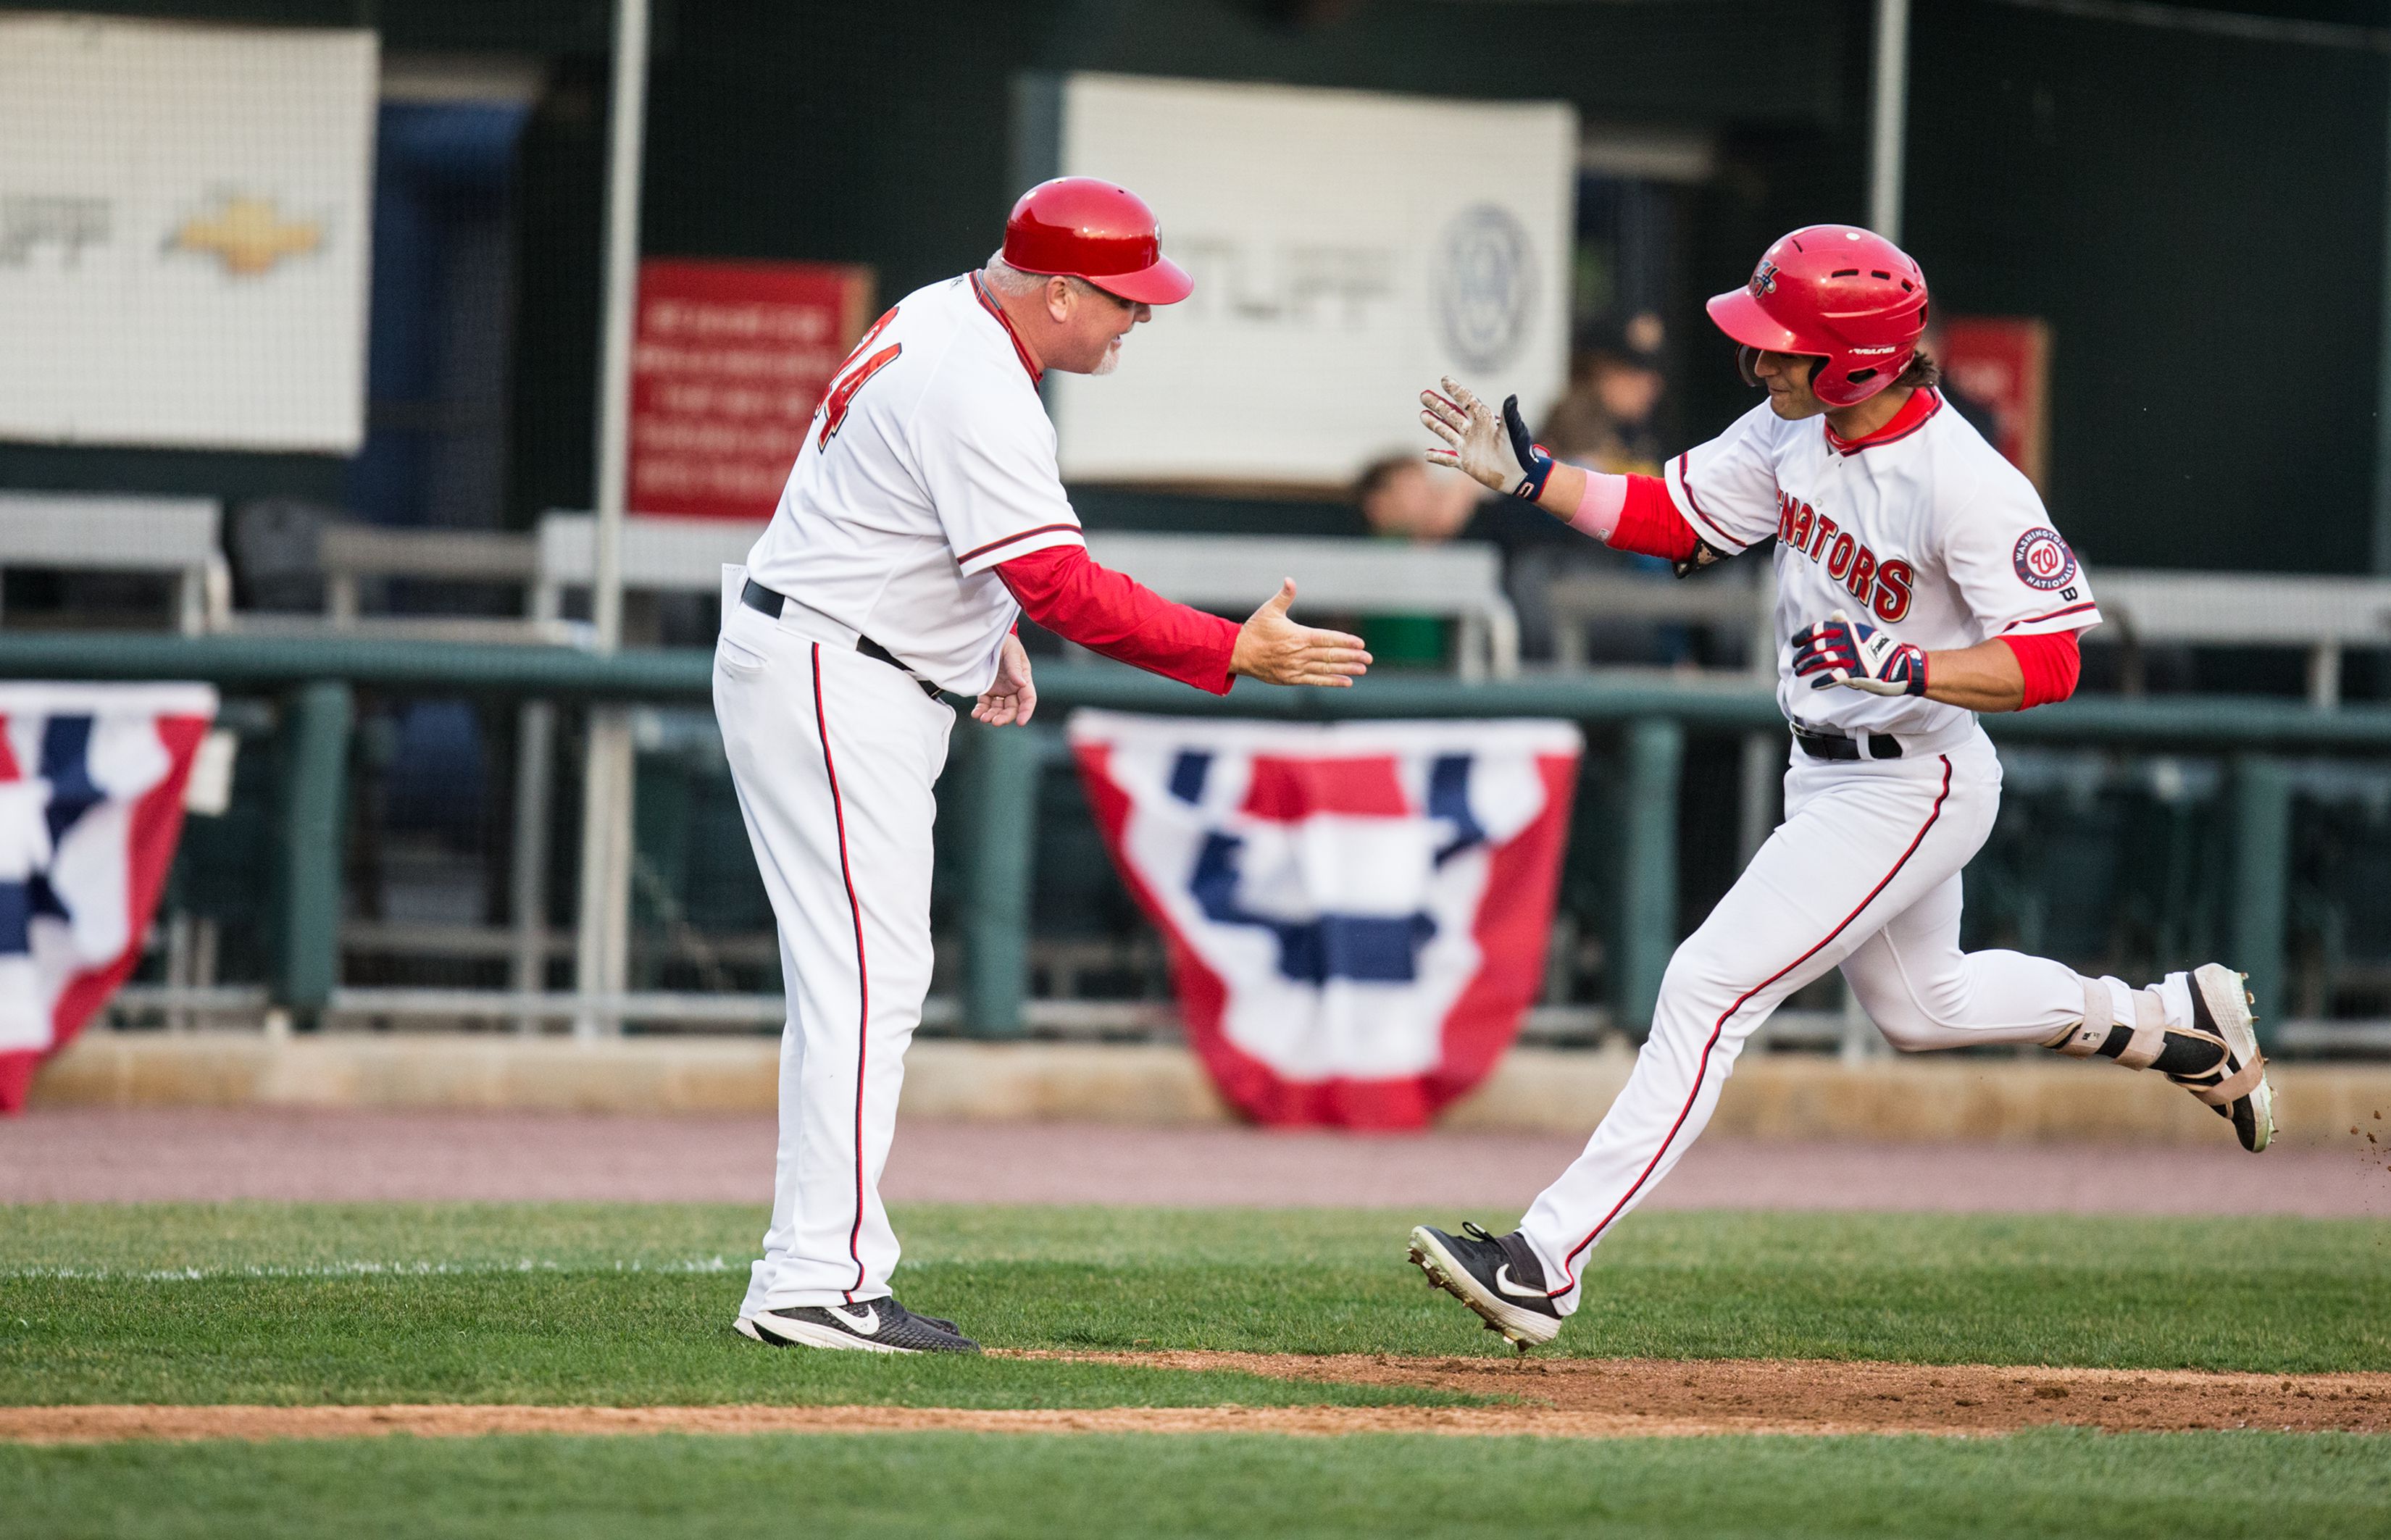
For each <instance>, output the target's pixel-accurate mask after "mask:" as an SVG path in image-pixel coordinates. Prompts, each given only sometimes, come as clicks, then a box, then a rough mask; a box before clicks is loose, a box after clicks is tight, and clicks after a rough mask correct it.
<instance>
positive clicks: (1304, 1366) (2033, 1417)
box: [1037, 1352, 2391, 1433]
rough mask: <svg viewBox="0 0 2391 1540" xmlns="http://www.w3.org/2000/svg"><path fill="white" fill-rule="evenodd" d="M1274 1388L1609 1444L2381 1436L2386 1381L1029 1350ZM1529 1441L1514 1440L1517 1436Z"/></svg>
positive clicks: (1797, 1362) (2388, 1411)
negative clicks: (1631, 1439) (1577, 1420)
mask: <svg viewBox="0 0 2391 1540" xmlns="http://www.w3.org/2000/svg"><path fill="white" fill-rule="evenodd" d="M1037 1356H1040V1357H1056V1358H1070V1359H1075V1360H1078V1361H1080V1362H1092V1363H1111V1364H1133V1365H1138V1366H1141V1367H1148V1368H1176V1369H1212V1370H1232V1371H1235V1372H1238V1373H1244V1374H1259V1375H1266V1376H1269V1377H1270V1378H1272V1379H1276V1380H1324V1381H1332V1382H1336V1383H1341V1384H1353V1385H1403V1386H1414V1387H1419V1388H1423V1389H1432V1390H1443V1391H1458V1392H1463V1393H1465V1394H1468V1395H1482V1396H1510V1397H1516V1398H1518V1399H1519V1401H1520V1402H1522V1403H1525V1404H1526V1406H1527V1407H1530V1408H1534V1409H1535V1410H1537V1411H1539V1412H1546V1413H1550V1414H1553V1415H1556V1416H1560V1417H1588V1418H1601V1419H1607V1420H1608V1421H1609V1422H1612V1423H1615V1424H1619V1425H1620V1426H1618V1427H1616V1428H1615V1429H1610V1430H1606V1431H1620V1432H1631V1433H1632V1432H1638V1431H1643V1432H1683V1431H1694V1432H1805V1433H1829V1432H1946V1433H1958V1432H1983V1431H2008V1430H2010V1429H2017V1428H2033V1427H2041V1426H2046V1425H2049V1424H2054V1423H2068V1424H2074V1425H2077V1426H2081V1427H2087V1428H2100V1429H2105V1430H2107V1431H2111V1432H2151V1431H2171V1430H2178V1429H2199V1428H2272V1429H2281V1430H2284V1431H2294V1432H2322V1431H2334V1430H2338V1431H2350V1432H2369V1433H2375V1432H2391V1374H2295V1375H2273V1374H2203V1373H2198V1372H2195V1371H2191V1370H2183V1369H2052V1368H2010V1367H1997V1366H1987V1365H1959V1366H1951V1365H1921V1364H1878V1363H1845V1362H1841V1361H1836V1360H1827V1359H1798V1358H1797V1359H1779V1358H1697V1359H1668V1358H1530V1357H1522V1358H1405V1357H1399V1356H1396V1355H1394V1354H1338V1355H1329V1356H1306V1355H1304V1354H1260V1353H1192V1352H1191V1353H1149V1354H1078V1353H1074V1354H1038V1355H1037ZM1521 1431H1527V1430H1521Z"/></svg>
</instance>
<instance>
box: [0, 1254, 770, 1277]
mask: <svg viewBox="0 0 2391 1540" xmlns="http://www.w3.org/2000/svg"><path fill="white" fill-rule="evenodd" d="M746 1268H747V1264H746V1263H744V1262H737V1263H734V1262H732V1261H730V1259H729V1258H727V1257H719V1256H712V1257H682V1258H678V1259H667V1260H666V1261H662V1262H614V1263H606V1262H549V1261H545V1260H540V1259H535V1258H530V1257H525V1258H523V1259H522V1260H520V1261H515V1262H304V1263H290V1264H272V1263H248V1264H242V1265H240V1266H237V1267H148V1268H135V1267H0V1278H25V1279H38V1278H71V1279H96V1280H100V1281H106V1282H116V1283H202V1282H206V1281H207V1280H209V1279H211V1278H370V1277H402V1278H422V1277H494V1276H501V1275H506V1274H514V1273H555V1274H572V1273H589V1274H598V1273H668V1274H688V1273H731V1272H744V1271H745V1270H746Z"/></svg>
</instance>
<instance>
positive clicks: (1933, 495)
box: [1668, 390, 2100, 734]
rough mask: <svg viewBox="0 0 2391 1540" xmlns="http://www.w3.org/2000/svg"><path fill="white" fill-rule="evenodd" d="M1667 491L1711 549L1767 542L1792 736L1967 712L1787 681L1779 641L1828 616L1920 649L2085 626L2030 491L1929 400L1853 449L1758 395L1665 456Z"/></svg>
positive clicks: (2067, 554)
mask: <svg viewBox="0 0 2391 1540" xmlns="http://www.w3.org/2000/svg"><path fill="white" fill-rule="evenodd" d="M1668 484H1669V495H1670V496H1671V497H1672V498H1673V499H1674V501H1675V503H1676V506H1677V509H1678V511H1679V512H1681V513H1683V514H1684V515H1685V516H1686V521H1687V523H1688V524H1690V525H1692V526H1693V529H1694V533H1697V534H1699V535H1700V536H1701V537H1702V539H1704V540H1706V541H1708V542H1709V543H1710V544H1711V545H1714V546H1716V547H1717V548H1718V549H1720V550H1721V551H1724V552H1726V553H1728V554H1730V555H1732V554H1733V553H1735V552H1738V551H1740V550H1742V549H1744V548H1745V547H1746V546H1748V545H1753V544H1755V543H1756V542H1758V541H1761V540H1764V539H1766V538H1767V537H1768V536H1770V535H1772V534H1773V535H1775V536H1776V537H1777V705H1778V706H1779V707H1780V708H1781V709H1782V710H1783V711H1784V712H1785V714H1786V716H1787V717H1788V718H1790V720H1792V721H1794V722H1796V723H1798V724H1800V725H1803V726H1806V727H1813V728H1817V729H1823V730H1830V731H1834V732H1841V733H1859V732H1867V733H1919V734H1923V733H1932V732H1934V731H1936V730H1937V729H1940V728H1944V727H1948V726H1952V725H1956V724H1958V723H1959V722H1962V721H1964V720H1966V719H1967V718H1968V717H1969V716H1970V715H1971V714H1972V713H1971V712H1967V711H1966V710H1964V709H1963V708H1961V707H1958V706H1952V705H1945V704H1944V703H1943V702H1941V701H1937V700H1928V699H1924V698H1923V697H1920V696H1879V695H1870V694H1868V693H1867V692H1865V691H1861V690H1855V689H1846V688H1842V687H1828V688H1826V689H1816V688H1813V687H1812V685H1811V681H1810V680H1808V679H1800V678H1796V677H1795V676H1794V674H1793V672H1792V658H1793V649H1792V647H1791V637H1792V635H1793V634H1794V633H1795V632H1797V631H1799V630H1801V629H1802V628H1803V626H1806V625H1811V624H1814V623H1816V622H1819V621H1823V620H1825V619H1827V618H1828V617H1829V615H1831V614H1832V613H1834V611H1836V610H1842V611H1843V612H1844V613H1845V614H1847V615H1849V616H1850V617H1851V618H1852V619H1853V620H1855V621H1866V622H1868V623H1870V624H1872V625H1877V626H1880V627H1883V628H1884V629H1886V630H1888V631H1890V632H1891V633H1892V634H1893V635H1895V636H1897V637H1899V638H1900V639H1901V640H1903V641H1905V642H1915V643H1916V644H1918V645H1919V647H1922V648H1927V649H1929V650H1930V651H1931V650H1936V649H1942V648H1963V647H1972V646H1974V645H1975V644H1976V643H1978V642H1982V641H1985V640H1988V639H1990V638H1992V637H1995V636H2004V635H2007V636H2028V635H2036V634H2038V633H2049V632H2059V631H2081V630H2083V629H2085V628H2086V627H2087V626H2094V625H2098V624H2100V610H2099V609H2098V608H2097V607H2096V606H2095V605H2094V603H2093V600H2092V589H2091V585H2090V584H2088V583H2087V582H2086V580H2085V576H2084V573H2083V571H2082V569H2081V568H2079V567H2078V566H2077V564H2076V560H2075V555H2074V552H2073V551H2071V550H2069V549H2068V546H2067V542H2066V541H2065V540H2064V539H2062V538H2061V535H2060V533H2059V532H2058V531H2057V530H2055V529H2053V528H2052V527H2051V524H2050V516H2049V514H2048V513H2046V512H2044V511H2043V507H2042V499H2041V498H2040V497H2039V496H2038V495H2036V493H2035V490H2034V483H2033V482H2031V481H2027V480H2026V479H2025V476H2024V475H2023V473H2022V472H2021V471H2019V470H2018V468H2016V467H2015V466H2012V465H2010V463H2009V461H2007V460H2005V459H2003V458H2002V457H2001V456H2000V453H1999V452H1998V451H1997V450H1996V449H1994V448H1993V446H1992V445H1990V444H1988V443H1985V442H1984V437H1983V435H1982V434H1980V433H1978V432H1977V431H1976V430H1975V429H1974V428H1972V427H1971V426H1970V425H1969V423H1968V421H1967V419H1966V418H1964V417H1961V416H1960V415H1959V414H1958V413H1957V412H1955V411H1951V410H1949V409H1948V408H1947V407H1946V406H1945V404H1944V401H1943V397H1942V394H1941V392H1939V391H1932V390H1927V391H1919V392H1917V394H1916V395H1914V396H1912V397H1911V399H1910V401H1909V402H1908V403H1907V404H1905V405H1904V407H1903V408H1902V410H1901V412H1900V413H1899V414H1898V415H1897V416H1895V417H1893V420H1892V421H1891V422H1889V423H1887V424H1886V425H1885V426H1884V427H1883V428H1882V429H1880V430H1878V431H1877V432H1875V433H1873V434H1870V435H1869V436H1868V437H1867V438H1865V439H1860V440H1855V441H1845V440H1843V439H1841V438H1839V437H1837V436H1836V434H1835V432H1834V430H1832V429H1831V428H1829V426H1828V425H1827V424H1826V422H1825V421H1824V420H1823V419H1819V418H1810V419H1806V420H1803V421H1800V422H1789V421H1787V420H1785V419H1784V418H1782V417H1778V416H1777V414H1776V413H1775V412H1774V411H1772V410H1770V409H1769V405H1768V404H1767V403H1766V402H1763V403H1761V404H1759V405H1757V406H1755V407H1753V408H1752V409H1751V411H1749V412H1747V413H1745V414H1744V415H1743V416H1742V417H1739V418H1738V419H1737V420H1736V422H1735V425H1734V426H1733V427H1731V428H1729V429H1728V430H1726V431H1725V432H1724V433H1722V434H1720V435H1719V436H1718V437H1717V438H1715V439H1712V441H1711V442H1710V443H1706V444H1703V445H1702V446H1701V447H1700V448H1699V449H1691V450H1688V451H1687V452H1686V453H1685V454H1683V455H1680V456H1677V457H1676V459H1674V461H1672V462H1670V464H1669V467H1668Z"/></svg>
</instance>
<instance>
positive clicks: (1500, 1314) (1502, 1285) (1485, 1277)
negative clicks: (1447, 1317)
mask: <svg viewBox="0 0 2391 1540" xmlns="http://www.w3.org/2000/svg"><path fill="white" fill-rule="evenodd" d="M1411 1259H1412V1262H1413V1264H1415V1265H1416V1266H1417V1267H1418V1268H1419V1270H1420V1271H1421V1272H1423V1273H1426V1274H1427V1275H1428V1282H1429V1283H1431V1284H1433V1285H1434V1286H1435V1287H1437V1288H1439V1289H1441V1290H1444V1291H1445V1292H1446V1293H1448V1294H1450V1295H1452V1296H1453V1297H1454V1299H1456V1300H1459V1301H1460V1302H1461V1303H1464V1304H1466V1305H1467V1306H1468V1307H1469V1308H1470V1309H1472V1310H1475V1311H1476V1312H1478V1314H1479V1315H1480V1316H1481V1317H1483V1318H1484V1319H1485V1322H1486V1329H1487V1330H1489V1331H1499V1332H1501V1333H1502V1334H1503V1336H1504V1337H1505V1339H1506V1340H1507V1341H1510V1342H1511V1343H1513V1344H1514V1345H1515V1346H1517V1347H1518V1348H1519V1351H1520V1352H1521V1353H1525V1352H1527V1351H1528V1349H1529V1348H1531V1347H1532V1346H1535V1345H1536V1344H1538V1343H1541V1342H1549V1341H1552V1340H1553V1339H1554V1338H1555V1337H1557V1336H1559V1335H1560V1330H1561V1313H1560V1312H1559V1311H1558V1310H1556V1309H1554V1308H1553V1302H1552V1298H1551V1296H1550V1295H1549V1294H1548V1293H1547V1292H1546V1290H1545V1289H1544V1264H1543V1263H1541V1262H1538V1261H1537V1260H1536V1253H1535V1251H1534V1250H1533V1249H1532V1248H1531V1247H1530V1246H1529V1245H1528V1238H1527V1237H1525V1236H1523V1235H1521V1234H1520V1233H1519V1231H1517V1230H1513V1231H1512V1232H1511V1233H1510V1234H1509V1235H1506V1236H1492V1235H1488V1234H1487V1233H1486V1232H1485V1231H1484V1230H1482V1229H1480V1228H1479V1227H1478V1226H1475V1225H1464V1226H1461V1233H1460V1234H1459V1235H1447V1234H1445V1233H1444V1232H1443V1231H1442V1230H1439V1229H1434V1228H1431V1227H1430V1226H1426V1225H1421V1226H1416V1227H1415V1228H1414V1229H1413V1231H1412V1246H1411Z"/></svg>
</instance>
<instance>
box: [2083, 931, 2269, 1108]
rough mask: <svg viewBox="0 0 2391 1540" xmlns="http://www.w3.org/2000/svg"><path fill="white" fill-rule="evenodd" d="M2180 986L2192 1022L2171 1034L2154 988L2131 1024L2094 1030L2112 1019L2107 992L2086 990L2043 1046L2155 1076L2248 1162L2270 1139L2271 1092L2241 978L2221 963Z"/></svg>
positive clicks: (2090, 985)
mask: <svg viewBox="0 0 2391 1540" xmlns="http://www.w3.org/2000/svg"><path fill="white" fill-rule="evenodd" d="M2168 977H2169V978H2170V979H2178V978H2180V979H2183V980H2184V984H2185V988H2186V990H2187V991H2188V992H2189V993H2190V995H2191V1024H2190V1025H2189V1026H2170V1025H2168V1024H2167V1022H2166V1019H2165V1013H2164V1011H2162V1009H2161V1008H2160V1006H2159V995H2158V990H2157V989H2156V987H2152V988H2149V989H2138V990H2136V991H2134V1008H2135V1011H2136V1018H2137V1019H2136V1020H2135V1023H2134V1024H2133V1025H2132V1026H2130V1027H2128V1026H2121V1025H2107V1026H2096V1025H2094V1024H2093V1023H2094V1022H2095V1021H2106V1020H2109V1018H2111V1017H2112V1016H2113V1014H2114V1010H2113V1004H2112V1002H2111V1001H2110V1000H2109V998H2108V994H2109V989H2108V985H2107V984H2105V983H2102V982H2099V981H2097V980H2087V981H2086V983H2085V1004H2086V1008H2087V1012H2088V1013H2089V1015H2088V1018H2087V1020H2086V1021H2085V1022H2083V1023H2082V1024H2081V1025H2078V1026H2074V1027H2070V1028H2068V1029H2067V1030H2066V1031H2065V1032H2063V1033H2060V1034H2059V1036H2057V1037H2055V1038H2053V1039H2051V1040H2050V1044H2049V1046H2051V1047H2054V1048H2056V1049H2058V1050H2059V1051H2060V1052H2061V1053H2063V1054H2067V1055H2069V1056H2070V1057H2072V1058H2075V1059H2090V1058H2093V1057H2094V1056H2096V1055H2097V1056H2099V1057H2100V1058H2103V1059H2115V1060H2116V1061H2117V1062H2118V1063H2120V1064H2123V1065H2124V1066H2125V1067H2126V1068H2127V1069H2129V1070H2156V1071H2157V1072H2159V1073H2161V1074H2163V1075H2165V1076H2166V1077H2167V1078H2168V1079H2169V1080H2171V1081H2174V1082H2175V1083H2176V1084H2178V1085H2180V1086H2182V1087H2183V1088H2184V1089H2185V1090H2187V1091H2190V1092H2191V1094H2192V1095H2193V1096H2195V1097H2199V1098H2200V1099H2201V1100H2202V1101H2204V1102H2205V1103H2207V1104H2208V1105H2209V1106H2210V1107H2211V1108H2213V1109H2215V1110H2216V1112H2217V1116H2218V1117H2220V1118H2223V1119H2225V1120H2226V1121H2227V1122H2228V1123H2231V1124H2232V1125H2233V1133H2234V1136H2235V1137H2237V1138H2239V1139H2240V1140H2241V1141H2242V1149H2246V1150H2248V1151H2250V1153H2252V1154H2253V1155H2255V1154H2256V1153H2257V1152H2258V1151H2260V1150H2262V1149H2266V1148H2267V1144H2268V1141H2269V1140H2271V1139H2272V1138H2273V1137H2274V1136H2275V1091H2274V1087H2273V1086H2271V1085H2269V1084H2267V1059H2266V1056H2265V1055H2263V1054H2261V1053H2259V1051H2258V1034H2257V1033H2256V1031H2255V1028H2254V1027H2253V1025H2252V1020H2253V1019H2252V1017H2251V1014H2250V1005H2251V997H2250V993H2249V991H2247V990H2246V989H2244V988H2242V982H2243V980H2244V979H2245V978H2246V977H2247V975H2246V974H2241V973H2236V972H2234V971H2233V970H2232V969H2229V968H2228V967H2226V966H2225V965H2224V964H2223V963H2204V964H2202V965H2201V966H2200V967H2198V968H2195V969H2192V970H2191V975H2190V976H2189V977H2186V976H2185V975H2183V974H2179V973H2175V974H2169V975H2168Z"/></svg>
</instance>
